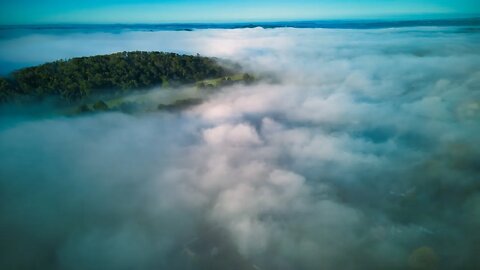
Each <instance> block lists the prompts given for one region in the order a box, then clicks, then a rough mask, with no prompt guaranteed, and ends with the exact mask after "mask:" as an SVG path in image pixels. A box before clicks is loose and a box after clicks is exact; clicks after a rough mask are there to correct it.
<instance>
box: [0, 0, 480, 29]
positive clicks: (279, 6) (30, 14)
mask: <svg viewBox="0 0 480 270" xmlns="http://www.w3.org/2000/svg"><path fill="white" fill-rule="evenodd" d="M472 13H475V14H478V13H480V4H478V0H456V1H446V0H423V1H419V0H363V1H354V0H296V1H286V0H242V1H239V0H237V1H233V0H196V1H193V0H177V1H172V0H165V1H158V0H157V1H154V0H137V1H133V0H115V1H114V0H82V1H67V0H42V1H39V0H14V1H10V0H9V1H5V0H0V24H34V23H142V22H143V23H154V22H226V21H228V22H232V21H274V20H302V19H331V18H336V19H338V18H369V17H390V16H408V15H420V14H428V15H456V14H472Z"/></svg>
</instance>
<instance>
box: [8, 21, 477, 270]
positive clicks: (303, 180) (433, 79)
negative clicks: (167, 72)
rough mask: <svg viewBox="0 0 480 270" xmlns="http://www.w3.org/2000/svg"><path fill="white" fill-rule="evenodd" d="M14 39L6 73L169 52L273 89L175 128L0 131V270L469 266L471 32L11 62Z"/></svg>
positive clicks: (293, 32) (232, 90)
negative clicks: (215, 62)
mask: <svg viewBox="0 0 480 270" xmlns="http://www.w3.org/2000/svg"><path fill="white" fill-rule="evenodd" d="M31 39H37V40H40V41H39V42H37V43H35V44H39V47H40V49H41V48H44V49H45V50H44V51H42V52H43V53H42V54H39V55H41V56H42V59H37V58H35V57H36V56H34V55H32V54H22V55H23V56H22V57H25V59H23V58H22V59H21V60H20V62H22V61H24V62H29V61H31V62H35V61H44V60H50V58H58V57H71V56H74V55H75V54H77V53H79V54H86V55H89V54H96V53H104V52H106V51H102V50H103V49H101V48H108V50H113V51H117V50H130V49H138V50H161V49H173V50H175V51H179V52H189V53H196V52H200V53H202V54H205V55H211V56H219V57H224V58H229V59H232V60H235V61H238V62H240V63H242V64H243V66H245V67H246V68H247V69H250V70H252V71H254V72H256V73H259V74H268V75H269V76H270V77H274V78H275V79H274V80H271V81H267V82H260V83H258V84H255V85H253V86H233V87H229V88H225V89H223V90H222V91H220V92H219V93H217V94H215V95H214V96H213V97H211V98H210V99H209V100H208V101H206V102H205V103H203V104H201V105H199V106H197V107H194V108H192V109H190V110H188V111H185V112H179V113H149V114H142V115H133V116H132V115H125V114H119V113H105V114H98V115H90V116H83V117H74V118H67V117H41V118H38V117H37V118H29V117H27V118H21V119H20V118H19V117H14V116H9V115H6V116H4V117H2V118H1V120H0V150H1V151H0V164H1V165H0V179H1V180H0V213H1V220H0V232H1V236H2V237H1V239H3V240H2V242H1V243H0V249H1V251H2V254H3V255H2V256H4V257H5V258H6V259H2V260H0V261H1V262H0V266H1V267H0V268H2V269H36V268H38V269H47V268H48V269H132V268H133V269H326V270H328V269H460V268H461V269H476V268H477V267H478V266H479V265H480V261H479V259H478V257H477V254H478V252H479V249H478V243H479V241H480V236H478V227H479V226H480V182H479V181H480V179H479V178H478V175H479V172H480V171H479V168H480V139H479V137H478V134H479V132H480V125H479V124H478V123H479V118H480V93H479V91H478V90H479V89H480V71H479V70H480V50H479V49H478V48H477V47H478V46H477V44H478V43H479V41H480V34H479V33H477V32H476V31H466V30H465V29H460V28H410V29H383V30H324V29H288V28H285V29H270V30H264V29H239V30H202V31H194V32H153V33H150V32H126V33H120V34H105V33H104V34H101V33H90V34H75V35H66V36H47V35H34V36H25V37H20V38H12V39H9V40H3V41H2V42H0V47H1V48H3V49H7V51H8V48H10V47H12V48H13V46H14V45H17V46H16V47H17V48H18V49H19V54H21V52H22V50H26V51H28V48H29V47H30V46H32V45H30V41H31ZM80 41H81V42H83V43H84V44H86V45H88V46H84V47H86V48H93V50H88V51H84V52H80V50H83V49H79V47H78V46H71V45H72V44H79V42H80ZM24 42H25V43H24ZM47 45H48V46H47ZM104 45H105V46H104ZM9 46H10V47H9ZM47 48H48V49H47ZM54 48H55V49H54ZM61 48H68V49H64V50H62V49H61ZM72 48H73V49H72ZM3 49H2V50H0V51H2V52H5V50H3ZM72 50H73V51H72ZM63 55H65V56H63ZM8 57H10V56H8V54H7V53H2V54H1V55H0V58H1V59H2V61H6V60H5V59H7V58H8ZM11 57H12V58H11V59H8V61H15V59H17V56H15V55H12V56H11ZM43 57H45V58H43ZM19 59H20V58H19Z"/></svg>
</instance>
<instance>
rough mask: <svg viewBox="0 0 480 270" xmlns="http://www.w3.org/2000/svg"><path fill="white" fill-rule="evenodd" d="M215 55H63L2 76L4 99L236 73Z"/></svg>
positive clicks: (73, 95) (78, 96) (73, 98)
mask: <svg viewBox="0 0 480 270" xmlns="http://www.w3.org/2000/svg"><path fill="white" fill-rule="evenodd" d="M234 74H235V73H234V70H233V68H225V67H223V66H221V65H220V64H219V63H218V62H217V61H216V59H214V58H208V57H202V56H199V55H197V56H190V55H179V54H175V53H163V52H139V51H136V52H120V53H114V54H110V55H98V56H91V57H79V58H73V59H70V60H59V61H55V62H52V63H47V64H43V65H40V66H36V67H30V68H24V69H21V70H18V71H15V72H13V73H12V74H11V75H10V76H9V77H7V78H0V102H1V103H5V102H11V101H18V100H27V101H30V100H33V101H35V100H42V99H45V98H51V97H53V98H56V99H59V100H61V101H65V102H68V103H74V102H78V101H81V100H84V99H87V98H89V97H91V96H94V95H96V94H101V95H104V94H126V93H128V92H129V91H131V90H138V89H144V88H149V87H153V86H164V87H166V86H176V85H183V84H193V83H196V82H200V81H205V80H208V79H215V78H221V77H225V76H232V75H234Z"/></svg>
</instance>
